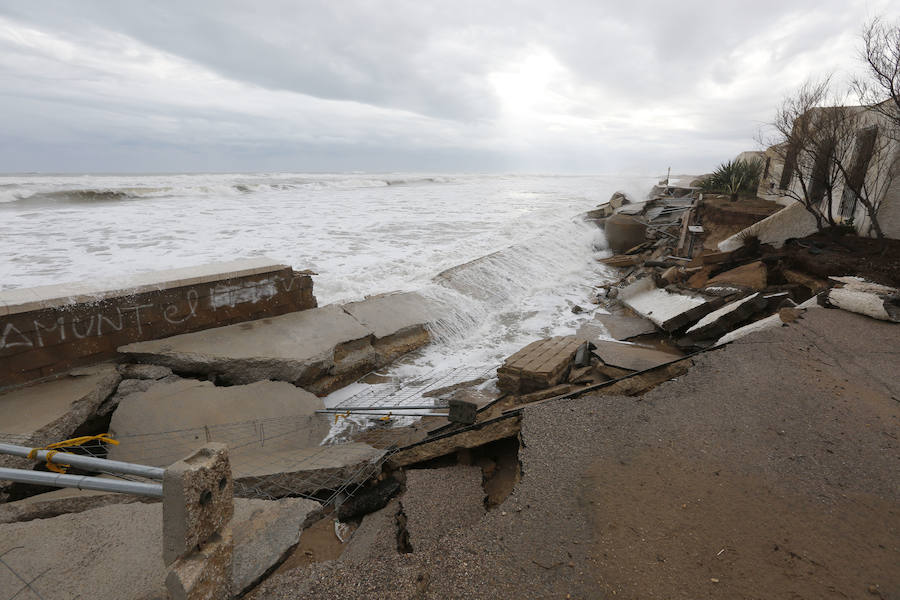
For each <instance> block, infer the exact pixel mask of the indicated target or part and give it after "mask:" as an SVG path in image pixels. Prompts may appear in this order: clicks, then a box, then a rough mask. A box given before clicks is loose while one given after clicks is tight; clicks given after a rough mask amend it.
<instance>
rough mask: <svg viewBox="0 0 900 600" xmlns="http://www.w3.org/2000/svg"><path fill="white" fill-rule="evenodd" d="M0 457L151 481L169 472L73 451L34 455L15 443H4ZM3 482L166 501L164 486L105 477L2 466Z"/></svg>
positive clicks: (0, 446) (38, 451) (28, 449)
mask: <svg viewBox="0 0 900 600" xmlns="http://www.w3.org/2000/svg"><path fill="white" fill-rule="evenodd" d="M0 454H9V455H11V456H19V457H22V458H32V459H34V460H42V461H46V462H51V463H53V464H57V465H68V466H72V467H78V468H80V469H85V470H87V471H99V472H108V473H118V474H122V475H136V476H138V477H145V478H147V479H156V480H161V479H162V478H163V474H164V473H165V469H163V468H160V467H148V466H146V465H138V464H134V463H127V462H121V461H118V460H108V459H105V458H95V457H93V456H83V455H81V454H72V453H69V452H57V451H52V450H37V451H35V452H34V453H33V454H32V449H31V448H27V447H25V446H17V445H15V444H3V443H0ZM0 480H7V481H15V482H17V483H30V484H35V485H47V486H51V487H67V488H77V489H79V490H98V491H101V492H118V493H122V494H134V495H137V496H150V497H152V498H162V495H163V486H162V484H161V483H145V482H142V481H126V480H123V479H104V478H102V477H90V476H87V475H68V474H65V473H50V472H44V471H29V470H25V469H8V468H5V467H0Z"/></svg>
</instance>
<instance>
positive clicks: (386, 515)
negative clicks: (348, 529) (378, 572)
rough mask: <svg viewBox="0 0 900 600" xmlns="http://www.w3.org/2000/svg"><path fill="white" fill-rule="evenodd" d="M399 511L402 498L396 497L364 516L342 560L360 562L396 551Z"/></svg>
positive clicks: (342, 555) (348, 543)
mask: <svg viewBox="0 0 900 600" xmlns="http://www.w3.org/2000/svg"><path fill="white" fill-rule="evenodd" d="M399 513H400V500H399V499H397V498H394V499H392V500H391V501H390V502H388V504H387V506H385V507H384V508H382V509H381V510H377V511H375V512H373V513H370V514H368V515H366V516H365V517H363V520H362V523H360V524H359V527H358V528H357V530H356V531H354V532H353V537H351V538H350V541H349V542H347V548H346V549H345V550H344V552H343V554H341V557H340V561H341V562H347V563H358V562H361V561H366V560H371V559H373V558H381V557H385V556H390V555H392V554H394V553H396V552H397V533H398V532H397V519H398V516H399Z"/></svg>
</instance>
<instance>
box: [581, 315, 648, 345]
mask: <svg viewBox="0 0 900 600" xmlns="http://www.w3.org/2000/svg"><path fill="white" fill-rule="evenodd" d="M597 324H599V325H600V326H602V327H603V329H604V330H605V331H599V328H598V326H597ZM656 331H657V328H656V325H654V324H653V322H652V321H650V320H649V319H644V318H643V317H630V316H627V315H596V316H595V317H594V320H593V321H590V322H588V323H585V324H584V325H582V326H581V327H579V328H578V332H577V333H576V335H577V336H578V337H580V338H582V339H587V340H588V341H591V342H593V341H594V340H595V339H602V338H603V337H606V336H603V335H602V334H603V333H606V334H608V337H611V338H613V339H616V340H629V339H631V338H634V337H637V336H639V335H647V334H650V333H655V332H656Z"/></svg>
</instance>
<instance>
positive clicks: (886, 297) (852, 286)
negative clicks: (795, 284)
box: [821, 277, 900, 323]
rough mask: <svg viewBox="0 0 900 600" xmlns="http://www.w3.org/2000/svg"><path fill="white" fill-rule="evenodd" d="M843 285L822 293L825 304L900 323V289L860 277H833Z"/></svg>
mask: <svg viewBox="0 0 900 600" xmlns="http://www.w3.org/2000/svg"><path fill="white" fill-rule="evenodd" d="M830 279H833V280H834V281H836V282H838V283H840V284H843V287H839V288H837V287H836V288H831V289H830V290H828V291H827V292H825V293H824V294H822V296H821V298H822V302H823V303H824V305H825V306H835V307H837V308H842V309H844V310H847V311H850V312H855V313H858V314H861V315H866V316H867V317H872V318H873V319H879V320H881V321H891V322H894V323H900V290H898V289H897V288H892V287H888V286H886V285H880V284H877V283H872V282H870V281H866V280H864V279H861V278H859V277H831V278H830Z"/></svg>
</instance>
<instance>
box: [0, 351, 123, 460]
mask: <svg viewBox="0 0 900 600" xmlns="http://www.w3.org/2000/svg"><path fill="white" fill-rule="evenodd" d="M120 380H121V377H120V376H119V374H118V373H117V372H116V367H115V365H112V364H106V365H97V366H96V367H91V368H81V369H75V370H74V371H72V372H70V373H69V374H68V375H65V376H63V377H62V378H60V379H56V380H53V381H48V382H45V383H39V384H36V385H30V386H27V387H23V388H17V389H13V390H9V391H7V392H6V393H3V394H0V414H2V415H3V420H2V421H0V433H2V434H11V435H13V436H17V437H19V438H20V440H21V441H20V442H17V443H21V444H22V445H25V446H32V445H43V444H47V443H50V442H59V441H62V440H64V439H66V438H68V437H69V436H70V435H71V434H72V433H73V432H74V431H75V430H76V429H77V428H78V427H79V426H80V425H82V424H83V423H84V422H85V421H87V420H88V419H89V418H90V417H91V416H92V415H93V412H94V410H96V408H97V407H98V406H99V405H100V403H101V402H103V400H105V399H106V398H107V396H109V395H110V394H112V393H113V392H114V391H115V389H116V386H117V385H118V383H119V381H120Z"/></svg>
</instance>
